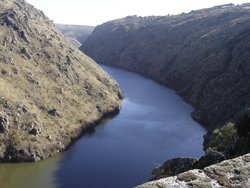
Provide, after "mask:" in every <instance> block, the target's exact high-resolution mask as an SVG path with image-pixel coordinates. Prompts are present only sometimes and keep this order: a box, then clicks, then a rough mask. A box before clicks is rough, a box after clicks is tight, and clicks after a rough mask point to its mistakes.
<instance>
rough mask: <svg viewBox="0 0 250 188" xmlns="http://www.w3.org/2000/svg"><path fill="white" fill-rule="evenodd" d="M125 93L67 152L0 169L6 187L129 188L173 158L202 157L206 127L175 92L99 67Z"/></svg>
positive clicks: (118, 71) (143, 79) (4, 166)
mask: <svg viewBox="0 0 250 188" xmlns="http://www.w3.org/2000/svg"><path fill="white" fill-rule="evenodd" d="M103 68H104V69H105V70H106V71H107V72H108V73H109V74H110V75H111V76H112V77H113V78H114V79H116V80H117V81H118V83H119V84H120V86H121V88H122V89H123V91H124V94H125V99H124V101H123V108H122V110H121V112H120V114H119V115H118V116H116V117H115V118H113V119H112V120H109V121H106V122H103V123H102V124H101V125H99V126H98V127H97V128H96V129H95V131H94V132H93V133H91V134H88V135H85V136H83V137H82V138H81V139H80V140H78V141H77V142H76V143H75V144H74V145H73V146H72V147H71V148H70V149H69V150H68V151H67V152H65V153H64V154H59V155H57V156H55V157H53V158H50V159H47V160H44V161H40V162H38V163H30V164H14V165H12V164H7V165H5V164H4V165H0V187H4V188H16V187H17V188H22V187H23V188H29V187H31V188H33V187H34V188H40V187H46V188H57V187H58V188H60V187H61V188H113V187H114V188H123V187H124V188H127V187H133V186H135V185H138V184H140V183H143V182H145V181H147V180H148V179H149V177H150V173H151V169H152V168H153V167H155V166H157V165H159V164H161V163H163V162H164V161H165V160H166V159H169V158H172V157H179V156H185V157H199V156H201V155H202V154H203V150H202V142H203V135H204V134H205V133H206V131H205V129H204V128H202V127H201V126H200V125H199V124H197V123H196V122H194V121H193V120H192V118H191V116H190V113H191V112H192V110H193V108H192V107H191V106H190V105H188V104H187V103H185V102H184V101H183V100H182V99H181V98H180V97H178V96H177V95H176V94H175V92H174V91H173V90H170V89H168V88H166V87H163V86H161V85H159V84H157V83H155V82H153V81H152V80H150V79H146V78H144V77H141V76H139V75H137V74H133V73H130V72H127V71H122V70H118V69H114V68H111V67H107V66H103Z"/></svg>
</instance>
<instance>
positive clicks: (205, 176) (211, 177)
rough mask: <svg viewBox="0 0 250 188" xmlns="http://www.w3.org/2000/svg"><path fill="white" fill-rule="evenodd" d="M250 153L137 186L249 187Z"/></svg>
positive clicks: (182, 187)
mask: <svg viewBox="0 0 250 188" xmlns="http://www.w3.org/2000/svg"><path fill="white" fill-rule="evenodd" d="M249 159H250V154H246V155H244V156H241V157H237V158H235V159H230V160H226V161H223V162H221V163H218V164H215V165H212V166H209V167H207V168H205V169H204V170H197V169H195V170H190V171H187V172H184V173H181V174H179V175H177V176H173V177H168V178H162V179H160V180H156V181H152V182H148V183H145V184H143V185H139V186H137V188H159V187H160V188H168V187H176V188H188V187H196V188H217V187H228V188H233V187H250V160H249Z"/></svg>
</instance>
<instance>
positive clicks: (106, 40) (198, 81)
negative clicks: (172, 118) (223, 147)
mask: <svg viewBox="0 0 250 188" xmlns="http://www.w3.org/2000/svg"><path fill="white" fill-rule="evenodd" d="M249 40H250V4H243V5H237V6H235V5H233V4H228V5H222V6H216V7H213V8H209V9H202V10H198V11H191V12H190V13H183V14H179V15H174V16H162V17H157V16H151V17H137V16H129V17H126V18H123V19H118V20H114V21H110V22H107V23H104V24H102V25H99V26H97V27H96V28H95V30H94V31H93V33H92V34H91V35H90V37H89V38H88V39H87V41H86V42H85V43H84V44H83V46H82V47H81V50H82V51H84V52H85V53H87V54H88V55H89V56H91V57H92V58H93V59H95V60H96V61H97V62H98V63H100V64H107V65H112V66H115V67H119V68H122V69H126V70H129V71H134V72H137V73H140V74H143V75H145V76H147V77H150V78H152V79H154V80H156V81H158V82H160V83H162V84H165V85H167V86H169V87H171V88H173V89H175V90H176V91H177V93H178V94H179V95H181V96H182V97H183V98H184V99H185V100H186V101H187V102H189V103H190V104H192V105H193V106H194V107H195V111H194V112H193V114H192V116H193V117H194V119H196V120H197V121H199V122H201V123H202V124H204V125H206V127H207V128H209V129H213V128H214V127H216V126H217V125H218V124H220V125H222V124H224V123H225V122H227V121H228V120H229V119H231V118H233V117H234V116H236V115H237V114H238V113H240V112H241V111H244V110H245V109H247V108H249V107H250V100H249V99H250V92H249V90H250V85H249V84H248V82H249V80H250V74H249V72H250V66H249V63H248V61H249V59H250V52H249V49H250V43H249Z"/></svg>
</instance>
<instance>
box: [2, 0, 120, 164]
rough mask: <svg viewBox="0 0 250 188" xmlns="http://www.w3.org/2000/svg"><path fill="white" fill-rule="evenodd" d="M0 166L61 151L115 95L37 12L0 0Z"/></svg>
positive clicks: (106, 110)
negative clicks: (4, 163) (0, 164)
mask: <svg viewBox="0 0 250 188" xmlns="http://www.w3.org/2000/svg"><path fill="white" fill-rule="evenodd" d="M0 36H1V37H0V143H1V144H0V162H23V161H26V162H27V161H36V160H40V159H44V158H46V157H49V156H52V155H54V154H56V153H57V152H60V151H63V150H65V149H66V148H68V147H69V145H70V144H71V143H72V142H73V141H74V140H75V139H77V138H78V137H79V136H81V135H82V134H83V133H84V132H86V131H87V130H88V129H89V128H91V127H92V128H93V126H95V125H96V123H97V122H98V121H100V120H101V119H102V118H103V117H105V116H106V115H111V114H114V113H117V112H118V111H119V108H120V106H121V91H120V89H119V87H118V85H117V83H116V82H115V81H114V80H113V79H112V78H111V77H110V76H109V75H108V74H107V73H105V72H104V71H103V70H102V69H101V68H100V67H99V66H98V65H97V64H96V63H95V62H94V61H93V60H92V59H90V58H89V57H88V56H86V55H85V54H83V53H81V52H80V51H79V50H78V49H77V48H75V47H74V46H73V45H71V44H70V43H69V42H68V41H67V40H66V39H65V37H64V35H62V34H61V32H58V30H57V29H56V28H55V26H54V24H53V23H52V21H50V20H49V19H48V18H47V17H46V16H45V15H44V14H43V12H42V11H39V10H37V9H35V8H34V7H33V6H31V5H30V4H28V3H26V1H24V0H1V1H0Z"/></svg>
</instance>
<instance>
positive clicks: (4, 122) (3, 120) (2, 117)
mask: <svg viewBox="0 0 250 188" xmlns="http://www.w3.org/2000/svg"><path fill="white" fill-rule="evenodd" d="M8 130H9V120H8V116H7V115H6V114H1V113H0V133H6V132H8Z"/></svg>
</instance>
